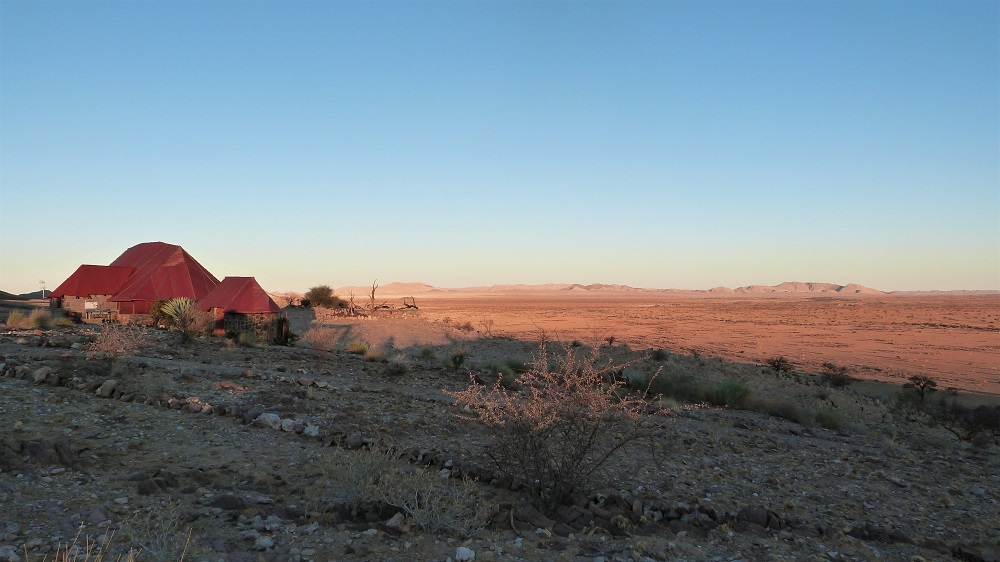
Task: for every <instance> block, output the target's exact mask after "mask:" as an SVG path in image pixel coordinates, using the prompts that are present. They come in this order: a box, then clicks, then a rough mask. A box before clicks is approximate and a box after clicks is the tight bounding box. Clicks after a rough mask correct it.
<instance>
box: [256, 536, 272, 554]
mask: <svg viewBox="0 0 1000 562" xmlns="http://www.w3.org/2000/svg"><path fill="white" fill-rule="evenodd" d="M273 546H274V539H272V538H271V537H269V536H267V535H263V536H261V537H258V538H257V540H256V541H255V542H254V543H253V547H254V548H256V549H257V550H267V549H269V548H271V547H273Z"/></svg>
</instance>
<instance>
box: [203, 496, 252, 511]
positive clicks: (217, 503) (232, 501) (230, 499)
mask: <svg viewBox="0 0 1000 562" xmlns="http://www.w3.org/2000/svg"><path fill="white" fill-rule="evenodd" d="M207 505H208V507H217V508H219V509H221V510H223V511H239V510H241V509H246V508H247V507H248V506H249V504H248V503H247V502H246V501H245V500H243V499H242V498H240V497H239V496H237V495H235V494H222V495H221V496H216V497H214V498H212V500H211V501H209V502H208V504H207Z"/></svg>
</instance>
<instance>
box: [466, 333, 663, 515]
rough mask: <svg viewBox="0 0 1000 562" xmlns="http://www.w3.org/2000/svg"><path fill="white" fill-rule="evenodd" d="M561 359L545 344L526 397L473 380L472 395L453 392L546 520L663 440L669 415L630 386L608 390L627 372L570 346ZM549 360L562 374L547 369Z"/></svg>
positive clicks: (524, 384)
mask: <svg viewBox="0 0 1000 562" xmlns="http://www.w3.org/2000/svg"><path fill="white" fill-rule="evenodd" d="M562 351H563V353H561V354H558V355H556V354H552V353H550V351H549V349H548V346H547V343H546V342H545V341H544V340H543V341H542V343H541V344H540V349H539V354H538V356H536V358H535V360H534V362H533V363H532V365H531V367H530V368H529V369H528V370H527V371H526V372H525V373H523V374H522V375H521V378H520V381H519V383H520V388H521V390H520V391H517V392H515V391H511V390H508V389H506V388H504V387H503V386H502V385H501V384H500V383H499V381H498V382H497V383H496V384H494V385H493V386H492V387H487V386H484V385H481V384H478V383H476V382H475V379H474V378H473V379H472V382H471V384H470V386H469V387H468V388H467V389H466V390H464V391H460V392H447V394H449V395H450V396H452V397H454V398H455V399H456V401H457V403H458V405H459V406H467V407H468V408H469V411H471V412H472V414H471V416H470V419H476V420H479V421H480V422H482V423H483V424H485V425H486V426H487V428H489V430H490V438H491V447H490V451H489V454H490V456H491V458H492V459H493V460H494V462H495V463H496V464H497V466H498V467H499V468H500V470H502V471H504V472H505V473H507V474H509V475H510V476H512V477H514V478H515V479H517V480H518V481H520V482H522V483H523V484H524V485H525V487H526V488H527V490H528V492H529V495H530V497H531V499H532V501H533V502H534V503H535V505H536V506H537V507H538V508H539V509H541V510H543V511H545V512H547V513H553V512H554V511H555V510H556V509H557V508H558V507H559V506H560V505H562V504H563V502H564V501H566V500H569V499H572V498H574V497H576V496H577V495H578V494H581V493H586V492H589V491H591V490H593V489H594V488H595V487H596V486H598V485H599V483H601V482H604V481H605V480H604V479H603V478H604V477H603V475H602V474H601V471H602V469H603V467H604V466H605V464H606V463H608V461H610V460H611V459H613V458H615V457H616V455H618V454H619V453H621V452H622V451H623V450H624V449H626V448H628V447H629V446H630V445H633V444H635V443H636V442H638V441H640V440H643V439H646V438H651V437H654V436H659V435H660V434H661V432H662V429H663V424H664V423H665V420H664V418H663V416H665V415H667V414H669V413H670V411H669V410H664V409H657V408H655V407H653V408H651V407H650V406H651V405H650V403H649V402H648V401H647V400H646V397H645V396H644V395H639V396H637V395H635V394H632V393H629V392H624V390H625V389H624V388H623V387H624V383H621V382H612V383H610V384H608V383H607V380H608V379H609V378H610V377H609V375H610V373H612V372H613V371H615V370H618V369H620V368H621V366H614V365H611V364H607V365H604V366H598V361H599V357H598V356H597V354H596V352H594V353H591V354H580V353H576V352H575V350H574V349H573V348H572V347H571V346H566V347H564V348H563V350H562ZM550 360H552V361H554V362H555V363H556V364H557V365H558V369H556V370H552V369H550V368H549V362H550ZM619 476H620V475H619ZM621 484H622V483H621V482H616V485H621Z"/></svg>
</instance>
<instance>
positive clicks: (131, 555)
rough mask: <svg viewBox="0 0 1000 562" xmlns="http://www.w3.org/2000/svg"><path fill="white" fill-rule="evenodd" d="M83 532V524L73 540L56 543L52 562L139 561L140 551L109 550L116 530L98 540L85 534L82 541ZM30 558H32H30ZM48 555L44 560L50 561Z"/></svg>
mask: <svg viewBox="0 0 1000 562" xmlns="http://www.w3.org/2000/svg"><path fill="white" fill-rule="evenodd" d="M82 534H83V527H82V526H81V527H80V528H79V529H77V532H76V537H74V538H73V542H71V543H69V544H67V545H65V546H64V545H62V544H57V545H56V551H55V553H54V554H53V556H52V562H105V561H106V560H107V561H112V560H113V561H114V562H139V552H136V551H135V550H133V549H129V551H128V552H125V553H123V554H119V555H117V556H116V555H113V554H111V553H110V552H109V551H110V550H111V540H112V538H113V537H114V532H113V531H109V532H108V533H106V534H105V535H104V536H103V538H102V540H100V541H96V540H92V539H91V538H90V537H88V536H85V535H84V536H83V537H82V539H83V542H80V540H81V535H82ZM28 560H30V558H29V559H28ZM48 560H49V557H48V555H46V556H45V558H43V559H42V562H48Z"/></svg>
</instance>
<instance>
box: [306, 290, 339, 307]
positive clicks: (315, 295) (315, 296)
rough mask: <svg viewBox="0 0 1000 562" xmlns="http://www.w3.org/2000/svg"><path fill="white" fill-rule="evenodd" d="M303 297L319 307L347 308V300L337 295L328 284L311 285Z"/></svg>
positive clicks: (310, 303) (311, 304)
mask: <svg viewBox="0 0 1000 562" xmlns="http://www.w3.org/2000/svg"><path fill="white" fill-rule="evenodd" d="M302 299H303V301H308V303H309V305H310V306H315V307H318V308H347V301H345V300H343V299H341V298H339V297H337V296H335V295H334V294H333V289H331V288H330V287H329V286H328V285H318V286H316V287H311V288H310V289H309V290H308V291H306V294H305V295H303V297H302Z"/></svg>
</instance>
